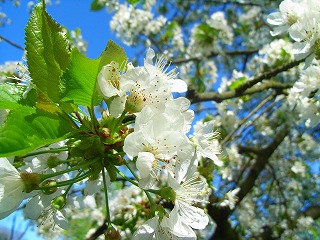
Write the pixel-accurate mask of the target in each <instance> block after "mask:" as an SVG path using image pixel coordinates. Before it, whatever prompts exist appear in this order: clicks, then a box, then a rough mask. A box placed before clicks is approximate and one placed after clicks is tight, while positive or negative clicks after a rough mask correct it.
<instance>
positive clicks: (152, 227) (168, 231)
mask: <svg viewBox="0 0 320 240" xmlns="http://www.w3.org/2000/svg"><path fill="white" fill-rule="evenodd" d="M132 239H133V240H141V239H142V240H144V239H156V240H163V239H172V240H178V239H186V240H195V239H196V234H195V233H194V231H193V230H192V228H191V227H189V226H188V225H187V224H185V223H184V222H183V221H182V219H181V218H180V217H179V216H178V214H177V210H173V211H172V212H171V213H170V215H169V217H166V216H164V217H163V219H162V220H160V218H159V216H155V217H153V218H151V219H149V220H148V221H146V222H145V223H143V224H142V225H141V226H140V227H139V228H138V229H137V231H136V232H135V233H134V234H133V238H132Z"/></svg>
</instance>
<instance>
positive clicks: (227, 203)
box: [219, 188, 240, 210]
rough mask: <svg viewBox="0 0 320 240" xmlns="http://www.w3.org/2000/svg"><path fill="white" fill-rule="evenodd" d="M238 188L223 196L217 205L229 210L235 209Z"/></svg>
mask: <svg viewBox="0 0 320 240" xmlns="http://www.w3.org/2000/svg"><path fill="white" fill-rule="evenodd" d="M239 191H240V188H236V189H233V190H231V191H229V192H227V193H226V194H225V196H224V198H225V199H224V200H223V201H222V202H221V203H219V206H221V207H229V208H230V209H231V210H232V209H234V208H235V206H236V203H237V201H238V197H237V194H238V193H239Z"/></svg>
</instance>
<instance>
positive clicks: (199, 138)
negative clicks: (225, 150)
mask: <svg viewBox="0 0 320 240" xmlns="http://www.w3.org/2000/svg"><path fill="white" fill-rule="evenodd" d="M213 126H214V121H210V122H205V123H202V122H198V123H197V124H196V125H195V126H194V131H195V133H194V136H193V138H192V139H193V142H194V144H195V145H196V148H197V149H196V150H197V153H198V154H199V155H201V156H202V157H206V158H210V159H211V160H213V162H214V163H215V164H216V165H217V166H222V165H223V162H222V161H221V160H220V159H219V158H218V157H217V154H220V152H221V149H220V146H219V142H218V140H217V137H218V136H219V134H218V133H217V132H213Z"/></svg>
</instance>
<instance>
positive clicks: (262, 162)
mask: <svg viewBox="0 0 320 240" xmlns="http://www.w3.org/2000/svg"><path fill="white" fill-rule="evenodd" d="M288 133H289V127H288V126H284V127H283V129H282V130H281V131H280V132H279V133H278V134H277V136H275V138H274V140H273V142H271V143H270V144H269V145H268V146H267V147H265V148H262V149H260V150H259V151H257V153H258V154H257V158H256V160H255V163H254V164H253V165H252V166H251V167H250V169H249V171H248V175H247V177H246V179H245V180H244V181H242V182H241V183H240V185H239V187H240V191H239V193H238V194H237V195H238V202H237V204H236V205H238V204H240V202H241V201H242V199H243V198H244V197H245V196H246V195H247V194H248V193H249V192H250V191H251V189H252V188H253V186H254V184H255V181H256V180H257V178H258V176H259V174H260V173H261V171H262V170H263V169H264V168H265V166H266V164H267V163H268V160H269V158H270V157H271V155H272V154H273V152H274V151H275V150H276V149H277V148H278V146H279V145H280V144H281V142H282V141H283V140H284V138H285V137H286V136H287V134H288Z"/></svg>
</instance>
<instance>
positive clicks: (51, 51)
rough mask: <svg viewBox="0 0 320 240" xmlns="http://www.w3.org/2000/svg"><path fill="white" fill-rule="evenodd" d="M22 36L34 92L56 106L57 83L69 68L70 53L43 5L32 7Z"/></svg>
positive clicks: (60, 30)
mask: <svg viewBox="0 0 320 240" xmlns="http://www.w3.org/2000/svg"><path fill="white" fill-rule="evenodd" d="M25 34H26V37H25V40H26V50H27V54H26V56H27V63H28V68H29V71H30V76H31V78H32V81H33V83H34V84H35V85H36V89H37V91H41V92H42V94H43V95H45V96H47V97H48V98H49V99H50V100H51V101H53V102H59V95H60V89H59V79H60V76H61V75H62V73H63V71H64V70H65V69H66V68H67V66H68V65H69V62H70V53H69V51H68V47H67V46H68V45H67V42H66V39H65V37H64V35H63V32H62V28H61V27H60V25H59V24H58V23H56V22H55V21H54V20H53V19H52V17H51V16H50V15H48V13H47V12H46V11H45V6H44V4H43V3H39V4H37V5H36V6H35V7H34V10H33V13H32V14H31V16H30V19H29V21H28V24H27V27H26V29H25Z"/></svg>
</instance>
